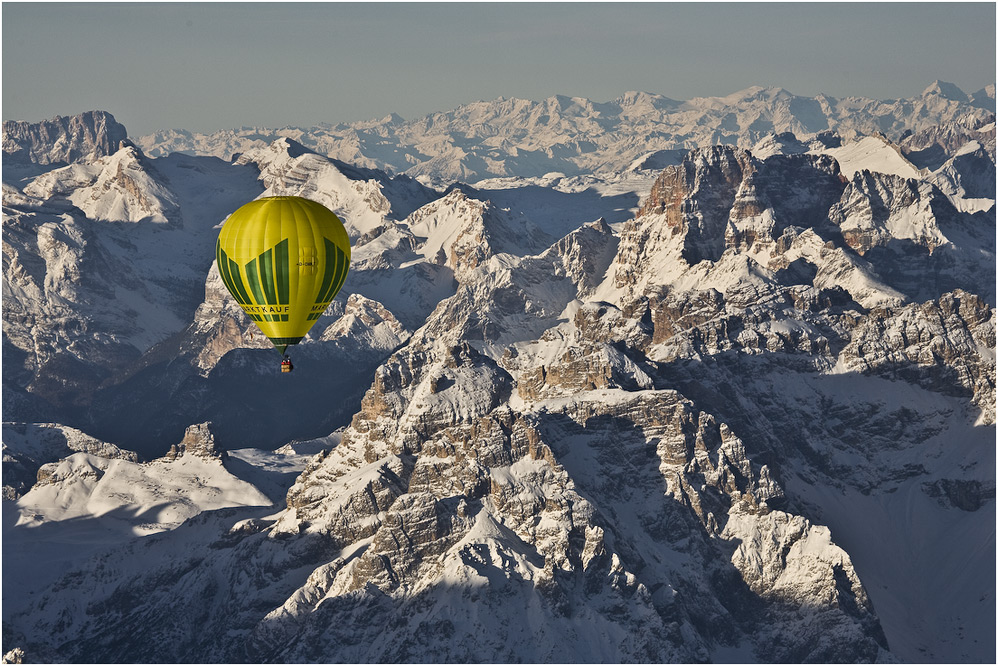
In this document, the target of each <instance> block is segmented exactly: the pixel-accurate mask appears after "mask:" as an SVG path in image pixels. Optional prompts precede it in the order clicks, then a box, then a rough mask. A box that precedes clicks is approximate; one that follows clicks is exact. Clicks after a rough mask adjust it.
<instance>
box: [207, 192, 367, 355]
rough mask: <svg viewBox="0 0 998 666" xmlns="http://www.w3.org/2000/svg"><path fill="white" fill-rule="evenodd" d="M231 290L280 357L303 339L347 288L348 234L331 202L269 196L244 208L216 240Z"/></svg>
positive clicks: (218, 257) (220, 268)
mask: <svg viewBox="0 0 998 666" xmlns="http://www.w3.org/2000/svg"><path fill="white" fill-rule="evenodd" d="M215 258H216V260H217V261H218V272H219V274H220V275H221V276H222V282H224V283H225V287H226V289H228V290H229V293H230V294H232V297H233V298H234V299H236V302H237V303H239V305H240V307H242V309H243V311H244V312H246V314H247V315H248V316H249V318H250V319H252V320H253V321H254V322H256V325H257V326H259V327H260V330H261V331H263V334H264V335H266V336H267V337H268V338H270V341H271V342H273V343H274V346H275V347H276V348H277V351H278V352H280V353H281V355H282V363H281V371H282V372H290V371H291V369H292V365H291V360H290V359H289V358H288V356H287V354H286V353H285V352H286V351H287V347H288V345H293V344H297V343H298V342H300V341H301V339H302V338H303V337H305V334H306V333H308V331H309V329H310V328H312V325H313V324H315V321H316V320H317V319H318V318H319V317H320V316H321V315H322V313H323V312H324V311H325V309H326V307H327V306H328V305H329V303H330V301H332V300H333V297H334V296H336V293H337V292H338V291H339V290H340V287H342V286H343V282H344V280H346V277H347V271H348V270H349V269H350V239H349V237H348V236H347V232H346V229H344V228H343V223H342V222H340V219H339V218H338V217H336V215H335V214H334V213H333V212H332V211H330V210H329V209H327V208H326V207H325V206H323V205H321V204H318V203H316V202H314V201H310V200H308V199H303V198H301V197H263V198H260V199H256V200H254V201H251V202H249V203H248V204H245V205H244V206H241V207H239V208H238V209H237V210H236V211H235V212H234V213H232V215H230V216H229V219H228V220H226V221H225V224H224V225H222V230H221V232H219V234H218V242H217V243H216V245H215Z"/></svg>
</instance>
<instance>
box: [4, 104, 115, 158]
mask: <svg viewBox="0 0 998 666" xmlns="http://www.w3.org/2000/svg"><path fill="white" fill-rule="evenodd" d="M127 138H128V133H127V131H126V130H125V126H124V125H122V124H121V123H119V122H118V121H116V120H115V119H114V116H112V115H111V114H110V113H108V112H107V111H88V112H86V113H81V114H79V115H76V116H57V117H55V118H53V119H51V120H44V121H42V122H38V123H31V122H25V121H18V120H7V121H4V123H3V153H4V155H3V159H4V162H5V163H7V164H28V163H34V164H60V163H62V164H71V163H74V162H83V163H89V162H94V161H95V160H97V159H99V158H101V157H106V156H108V155H111V154H113V153H114V152H116V151H117V150H118V148H120V147H121V142H122V141H125V140H126V139H127Z"/></svg>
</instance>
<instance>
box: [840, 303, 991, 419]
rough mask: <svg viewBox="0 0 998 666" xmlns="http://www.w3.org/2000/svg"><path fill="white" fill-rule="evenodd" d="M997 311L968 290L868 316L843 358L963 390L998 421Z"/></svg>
mask: <svg viewBox="0 0 998 666" xmlns="http://www.w3.org/2000/svg"><path fill="white" fill-rule="evenodd" d="M994 348H995V322H994V311H993V310H992V308H991V307H990V306H988V304H987V303H985V302H983V301H982V300H981V298H980V297H979V296H975V295H973V294H968V293H966V292H962V291H956V292H953V293H948V294H943V295H942V296H941V297H940V298H939V299H938V300H935V301H929V302H927V303H922V304H911V305H908V306H905V307H903V308H899V309H886V308H885V309H879V308H878V309H874V310H872V311H871V312H870V313H869V314H868V316H866V317H865V318H863V319H862V320H861V321H860V322H859V325H858V326H857V327H856V329H855V331H854V332H853V335H852V339H851V341H850V342H849V344H848V345H847V346H846V347H845V348H844V349H843V350H842V352H841V354H840V356H839V362H840V363H841V364H843V366H844V367H846V368H848V369H850V370H856V371H859V372H865V373H871V374H877V375H882V376H887V377H890V378H897V379H901V380H904V381H908V382H912V383H916V384H919V385H922V386H925V387H926V388H930V389H932V390H936V391H940V392H942V393H946V394H951V395H960V396H964V397H967V398H970V400H971V401H972V402H973V404H974V405H976V406H977V407H978V408H979V409H980V410H981V417H980V418H981V422H982V423H988V424H993V423H994V422H995V411H994V408H995V359H994V354H993V353H992V352H993V350H994Z"/></svg>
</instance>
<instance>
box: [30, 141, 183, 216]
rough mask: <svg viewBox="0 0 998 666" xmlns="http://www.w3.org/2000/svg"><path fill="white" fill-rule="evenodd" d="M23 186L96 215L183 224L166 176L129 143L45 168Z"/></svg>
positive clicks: (35, 192)
mask: <svg viewBox="0 0 998 666" xmlns="http://www.w3.org/2000/svg"><path fill="white" fill-rule="evenodd" d="M24 192H25V194H29V195H31V196H33V197H37V198H39V199H65V200H68V201H69V202H71V203H72V204H74V205H75V206H76V207H77V208H79V209H80V210H81V211H82V212H83V213H85V214H86V215H87V217H89V218H91V219H94V220H101V221H106V222H153V223H158V224H167V223H169V224H175V225H180V224H181V218H180V215H179V204H178V199H177V196H176V195H175V194H174V193H173V192H172V191H171V190H170V188H169V184H168V181H167V179H166V178H165V177H164V176H163V175H162V174H161V173H160V172H159V171H158V170H157V169H156V167H155V165H154V164H153V163H152V162H151V161H150V160H148V159H146V158H145V156H144V155H142V152H141V151H140V150H139V149H138V148H136V147H135V146H132V145H128V144H123V145H122V147H121V148H120V149H119V150H117V151H116V152H114V153H113V154H111V155H108V156H106V157H101V158H99V159H97V160H96V161H94V162H93V163H90V164H71V165H69V166H65V167H62V168H58V169H54V170H52V171H48V172H46V173H43V174H41V175H39V176H38V177H36V178H34V179H33V180H32V181H31V182H29V183H28V184H27V185H26V186H25V187H24Z"/></svg>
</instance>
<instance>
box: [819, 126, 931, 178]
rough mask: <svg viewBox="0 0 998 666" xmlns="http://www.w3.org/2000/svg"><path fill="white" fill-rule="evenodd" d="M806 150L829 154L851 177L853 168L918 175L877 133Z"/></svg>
mask: <svg viewBox="0 0 998 666" xmlns="http://www.w3.org/2000/svg"><path fill="white" fill-rule="evenodd" d="M809 153H810V154H816V155H829V156H831V157H833V158H834V159H835V161H836V162H838V163H839V168H840V169H841V171H842V174H843V175H844V176H845V177H846V178H850V179H851V178H852V177H853V175H854V174H855V173H856V172H857V171H862V170H864V169H865V170H867V171H877V172H879V173H889V174H894V175H896V176H901V177H902V178H918V177H919V176H920V172H919V170H918V168H917V167H915V165H914V164H912V163H911V162H909V161H908V160H907V159H906V158H905V157H904V156H903V155H901V152H900V150H899V149H898V148H897V147H896V146H894V145H893V144H891V143H890V142H889V141H887V140H886V139H883V138H881V137H879V136H866V137H863V138H862V139H860V140H859V141H853V142H851V143H846V144H844V145H842V146H840V147H839V148H822V149H820V150H811V151H809Z"/></svg>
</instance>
